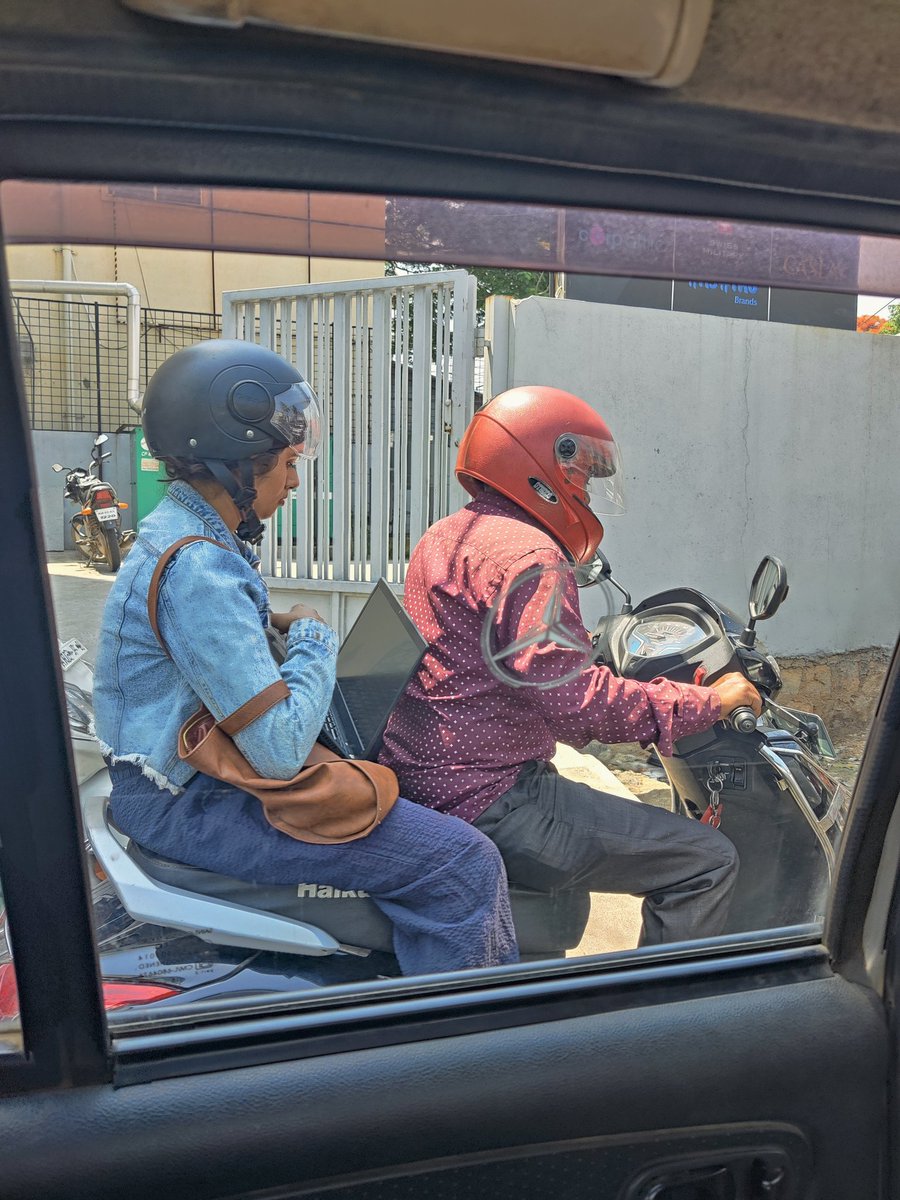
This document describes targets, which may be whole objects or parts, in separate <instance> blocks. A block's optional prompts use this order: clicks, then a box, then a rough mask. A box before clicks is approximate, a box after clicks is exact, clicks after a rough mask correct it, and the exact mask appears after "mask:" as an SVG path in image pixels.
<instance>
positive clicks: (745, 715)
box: [728, 705, 756, 733]
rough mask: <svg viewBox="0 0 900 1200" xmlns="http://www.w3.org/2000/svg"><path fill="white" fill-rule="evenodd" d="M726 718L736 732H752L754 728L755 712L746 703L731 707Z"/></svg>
mask: <svg viewBox="0 0 900 1200" xmlns="http://www.w3.org/2000/svg"><path fill="white" fill-rule="evenodd" d="M728 720H729V721H730V722H731V728H732V729H735V730H737V732H738V733H752V732H753V731H754V729H755V728H756V713H755V712H754V711H753V709H752V708H748V707H747V706H746V705H741V707H740V708H735V709H733V710H732V712H731V713H730V714H729V717H728Z"/></svg>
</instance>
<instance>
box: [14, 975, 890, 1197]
mask: <svg viewBox="0 0 900 1200" xmlns="http://www.w3.org/2000/svg"><path fill="white" fill-rule="evenodd" d="M791 957H792V955H791V954H790V952H785V958H784V960H783V961H782V962H781V963H780V964H779V967H778V969H777V970H772V969H770V970H769V971H766V970H765V969H762V970H760V971H759V972H757V977H756V979H755V981H754V985H753V986H752V987H750V988H744V987H742V988H740V989H739V990H737V991H735V990H734V989H733V988H732V987H731V986H730V985H727V986H726V987H725V989H724V990H722V991H720V992H719V993H718V994H715V993H713V994H707V995H704V996H696V997H693V998H689V999H683V998H680V997H682V996H684V995H685V994H686V993H689V991H690V982H688V985H687V987H686V986H685V984H684V983H683V982H681V983H673V982H671V981H668V982H666V981H664V980H662V979H661V980H660V982H659V987H658V988H657V989H654V992H655V997H656V998H655V1002H650V1001H648V1000H643V999H642V998H641V996H640V994H635V993H632V1002H631V1003H629V1004H627V1005H625V1006H622V1007H616V1008H608V1009H607V1010H606V1011H601V1012H595V1013H593V1014H590V1013H588V1014H586V1015H583V1016H573V1015H565V1016H563V1017H561V1019H556V1020H554V1019H546V1015H547V1014H551V1013H552V1011H553V1006H552V1004H551V1003H550V1002H549V1000H548V1005H547V1009H546V1012H545V1019H542V1020H533V1021H529V1019H528V1015H527V1013H522V1014H520V1020H521V1024H518V1025H516V1026H514V1027H510V1028H505V1029H490V1028H486V1029H484V1031H483V1032H480V1033H470V1034H463V1035H456V1036H454V1035H452V1034H450V1035H447V1036H437V1037H431V1038H428V1039H425V1040H421V1041H415V1042H409V1043H407V1044H401V1045H395V1046H383V1047H379V1048H373V1049H365V1050H354V1051H349V1052H346V1053H339V1052H338V1053H330V1054H323V1055H321V1056H318V1057H310V1058H306V1059H299V1060H292V1061H287V1062H281V1063H271V1064H269V1065H266V1066H255V1067H240V1068H236V1069H231V1070H213V1071H210V1072H209V1073H207V1074H191V1075H188V1076H186V1077H184V1078H178V1079H158V1080H157V1081H156V1082H152V1083H144V1084H134V1085H131V1086H126V1087H122V1088H119V1089H113V1088H110V1087H99V1088H86V1089H81V1090H79V1091H75V1092H69V1093H68V1094H55V1095H40V1096H34V1097H27V1098H26V1097H22V1098H18V1099H8V1100H6V1101H5V1102H4V1104H3V1105H2V1106H0V1139H2V1143H3V1144H4V1145H7V1146H15V1147H16V1148H17V1153H16V1155H15V1156H14V1157H13V1158H11V1159H9V1160H7V1162H6V1163H5V1164H4V1168H3V1195H4V1197H5V1198H7V1200H14V1198H18V1197H26V1196H33V1195H37V1194H40V1195H41V1196H42V1197H43V1198H44V1200H51V1198H55V1197H76V1196H91V1197H94V1198H95V1200H100V1198H102V1197H107V1196H109V1197H113V1196H117V1195H122V1194H124V1192H125V1191H127V1194H128V1195H129V1196H130V1197H132V1198H133V1200H138V1198H139V1197H142V1196H148V1197H149V1196H151V1195H153V1196H157V1195H160V1194H164V1195H167V1196H170V1197H173V1198H174V1197H178V1196H185V1197H187V1196H191V1197H195V1198H197V1200H200V1198H202V1197H223V1196H231V1195H242V1194H244V1193H249V1192H253V1191H255V1190H261V1189H264V1188H271V1187H276V1186H277V1187H289V1188H290V1187H295V1188H297V1194H304V1195H305V1194H317V1192H318V1191H320V1190H322V1188H323V1187H324V1186H325V1183H326V1181H327V1183H328V1185H329V1186H331V1185H335V1184H337V1183H341V1181H342V1180H344V1179H345V1177H348V1176H349V1177H350V1179H351V1180H353V1179H354V1177H355V1176H357V1175H359V1173H360V1172H362V1173H366V1172H369V1173H374V1174H373V1176H372V1178H371V1179H365V1178H362V1179H360V1180H359V1181H358V1182H353V1183H352V1187H353V1188H354V1189H355V1190H354V1191H350V1192H348V1195H353V1196H357V1195H358V1196H359V1197H361V1198H365V1200H369V1197H370V1196H372V1197H374V1196H377V1195H380V1194H381V1193H380V1192H379V1190H378V1187H379V1185H378V1183H377V1181H378V1179H380V1178H382V1177H386V1176H392V1177H393V1176H394V1175H395V1174H397V1175H406V1174H408V1173H409V1171H410V1169H415V1171H416V1173H417V1174H418V1175H419V1176H421V1174H422V1173H423V1172H425V1173H428V1172H431V1173H436V1174H437V1175H439V1176H441V1178H443V1179H444V1183H443V1184H441V1185H440V1186H442V1187H445V1188H446V1187H449V1186H450V1184H449V1183H448V1182H447V1180H448V1179H449V1176H448V1175H447V1174H446V1173H447V1172H448V1171H450V1172H452V1171H454V1170H455V1169H456V1167H455V1166H454V1165H453V1163H452V1162H448V1161H447V1160H452V1159H455V1158H457V1157H459V1156H462V1157H463V1159H465V1157H466V1156H473V1155H475V1156H479V1157H478V1158H477V1161H472V1162H468V1161H466V1162H465V1164H464V1168H463V1169H464V1172H468V1176H467V1178H470V1179H473V1180H476V1182H475V1183H473V1184H472V1186H473V1187H474V1188H475V1189H476V1190H475V1191H474V1193H473V1194H475V1195H488V1194H492V1193H493V1190H494V1188H493V1185H491V1187H490V1189H488V1188H487V1181H488V1179H490V1178H495V1176H496V1175H497V1173H498V1172H499V1173H500V1174H501V1175H503V1174H504V1168H503V1167H502V1166H497V1165H493V1166H491V1168H490V1170H487V1168H486V1167H485V1161H486V1160H485V1159H484V1157H483V1156H485V1155H487V1156H488V1158H489V1159H491V1161H492V1162H493V1163H494V1164H497V1163H507V1164H511V1163H512V1162H513V1161H514V1160H515V1158H516V1155H517V1154H519V1155H527V1156H528V1157H529V1158H530V1157H531V1156H532V1155H533V1154H537V1155H538V1156H539V1157H540V1156H543V1157H544V1158H547V1159H548V1160H550V1159H553V1160H557V1159H558V1160H559V1162H561V1163H562V1162H563V1161H564V1164H565V1165H564V1166H560V1167H559V1170H560V1171H563V1172H564V1173H565V1174H566V1176H567V1177H569V1176H571V1177H573V1178H574V1177H580V1176H581V1175H582V1174H584V1176H585V1178H590V1179H592V1180H593V1184H592V1186H593V1187H594V1189H595V1190H594V1192H592V1193H590V1194H592V1195H595V1196H597V1197H603V1198H605V1197H606V1196H609V1197H610V1198H612V1197H615V1196H618V1195H620V1189H621V1187H622V1186H624V1184H625V1182H627V1178H626V1177H627V1176H628V1172H629V1171H630V1170H631V1169H632V1167H635V1166H640V1167H641V1168H643V1167H645V1166H647V1165H648V1163H649V1162H652V1161H659V1162H662V1161H663V1160H668V1159H670V1158H673V1157H678V1156H684V1155H689V1154H694V1153H700V1152H701V1151H700V1150H698V1149H697V1146H698V1139H700V1142H701V1144H702V1153H703V1154H704V1155H706V1159H707V1160H710V1159H715V1158H716V1156H717V1155H718V1156H721V1155H722V1154H724V1153H725V1152H726V1151H729V1150H734V1149H735V1148H741V1149H742V1152H743V1149H744V1148H745V1147H747V1146H749V1147H750V1149H749V1150H747V1153H755V1152H756V1151H755V1150H754V1149H753V1148H754V1147H756V1148H757V1149H758V1148H759V1147H764V1146H775V1147H776V1148H777V1147H779V1146H780V1147H781V1148H782V1149H785V1148H786V1149H785V1152H786V1153H788V1154H789V1157H790V1161H791V1163H792V1168H791V1169H792V1171H793V1172H794V1174H795V1176H796V1179H797V1181H798V1186H800V1183H801V1182H802V1185H803V1186H802V1190H801V1191H800V1192H798V1194H800V1195H807V1194H809V1192H808V1191H807V1190H806V1189H807V1187H808V1185H809V1184H810V1181H811V1178H813V1177H814V1178H815V1179H816V1180H817V1181H818V1187H819V1189H820V1190H819V1193H818V1194H819V1195H821V1196H822V1197H835V1200H837V1198H838V1197H846V1196H848V1195H854V1194H855V1195H860V1196H869V1195H872V1196H874V1195H877V1194H878V1187H879V1178H880V1174H881V1171H882V1169H883V1163H882V1161H881V1154H880V1152H879V1149H878V1147H879V1146H880V1145H882V1144H883V1135H884V1130H885V1120H886V1117H885V1101H886V1068H887V1041H886V1029H885V1022H884V1018H883V1015H882V1012H881V1009H880V1006H879V1005H878V1004H877V1003H876V1001H875V999H874V997H873V996H872V995H871V993H868V992H867V991H866V990H865V989H863V988H859V987H857V986H855V985H852V984H848V983H846V982H845V981H844V980H842V979H840V978H838V977H834V976H831V975H830V974H829V973H828V971H827V965H826V963H825V959H824V956H818V958H817V959H813V960H812V961H811V960H810V956H809V955H807V954H804V955H797V958H796V962H794V963H793V965H792V964H791ZM786 972H787V973H788V974H789V975H793V976H795V977H796V981H794V982H788V983H785V982H783V981H782V980H783V979H784V978H785V973H786ZM696 974H697V976H698V977H700V976H705V979H706V983H707V989H708V981H709V968H708V966H705V967H700V966H698V967H697V968H696ZM610 986H611V985H610V984H609V983H607V988H609V987H610ZM598 990H599V991H600V992H601V993H602V992H603V991H604V990H605V989H604V988H603V987H601V988H599V989H598ZM581 1003H582V1006H583V1007H584V1008H586V1009H589V1008H591V1007H596V1006H597V998H596V997H595V998H593V999H592V998H591V997H589V996H587V997H585V999H584V1000H583V1001H582V1002H581ZM601 1003H602V1000H601ZM569 1009H570V1005H568V1004H566V1005H565V1006H564V1007H563V1010H562V1011H563V1012H565V1013H567V1014H568V1012H569ZM484 1020H485V1022H486V1023H489V1018H488V1017H485V1018H484ZM158 1067H159V1070H160V1072H161V1073H164V1071H165V1064H164V1063H160V1064H159V1065H158ZM50 1130H52V1139H51V1141H50V1144H51V1145H52V1150H51V1152H50V1153H49V1154H48V1135H49V1131H50ZM779 1131H781V1132H779ZM782 1134H784V1136H783V1137H782ZM583 1139H588V1140H589V1141H590V1146H587V1147H585V1146H582V1145H580V1144H576V1143H580V1142H581V1141H582V1140H583ZM798 1147H805V1149H804V1150H803V1151H802V1153H801V1150H800V1149H798ZM760 1153H762V1151H760ZM498 1155H499V1157H497V1156H498ZM560 1156H562V1157H561V1158H560ZM429 1164H431V1165H429ZM519 1169H520V1168H519V1167H516V1168H515V1170H513V1168H512V1166H510V1168H509V1170H510V1172H511V1174H512V1175H515V1176H516V1178H518V1172H519ZM555 1169H556V1168H555V1167H553V1166H552V1164H549V1165H548V1164H546V1163H542V1164H541V1165H540V1171H541V1172H544V1171H545V1170H547V1171H551V1172H552V1171H553V1170H555ZM535 1170H537V1168H535ZM538 1177H540V1178H545V1175H544V1174H541V1175H540V1176H538V1175H535V1178H538ZM598 1179H599V1180H601V1181H604V1182H602V1183H601V1184H598V1182H597V1181H598ZM312 1180H314V1181H318V1182H317V1183H316V1184H315V1186H313V1187H312V1191H311V1192H309V1193H307V1191H303V1190H302V1189H303V1188H304V1186H306V1187H309V1181H312ZM606 1181H609V1182H608V1183H607V1182H606ZM341 1186H347V1187H350V1186H351V1183H350V1182H348V1183H347V1184H346V1185H344V1184H343V1183H341ZM404 1186H406V1185H404ZM410 1186H411V1185H410ZM434 1186H438V1185H437V1184H435V1185H434ZM454 1186H455V1185H454ZM466 1186H469V1185H468V1184H467V1185H466ZM529 1186H531V1185H529ZM579 1186H586V1185H579ZM598 1187H600V1188H601V1189H602V1190H597V1189H598ZM431 1188H432V1183H431V1182H430V1181H429V1184H428V1188H427V1190H425V1189H424V1188H423V1190H422V1191H421V1192H420V1193H419V1194H422V1195H424V1194H429V1195H430V1194H432V1192H431ZM485 1189H487V1190H485ZM854 1189H855V1190H854ZM438 1194H440V1193H438ZM445 1194H461V1195H465V1194H466V1192H465V1190H464V1189H463V1190H462V1191H460V1192H457V1193H453V1192H447V1193H445ZM517 1194H518V1193H517ZM521 1194H522V1195H528V1196H530V1195H534V1196H538V1195H540V1194H546V1192H543V1193H542V1192H541V1191H540V1189H537V1190H532V1191H528V1192H522V1193H521ZM574 1194H578V1193H577V1192H575V1193H574Z"/></svg>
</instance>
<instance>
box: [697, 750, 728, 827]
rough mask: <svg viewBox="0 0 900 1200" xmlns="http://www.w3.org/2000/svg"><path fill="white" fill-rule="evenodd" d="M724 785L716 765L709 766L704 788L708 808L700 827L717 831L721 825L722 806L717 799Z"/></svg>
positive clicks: (721, 774)
mask: <svg viewBox="0 0 900 1200" xmlns="http://www.w3.org/2000/svg"><path fill="white" fill-rule="evenodd" d="M724 785H725V776H724V775H723V773H722V770H721V768H720V767H719V764H718V763H710V764H709V777H708V778H707V780H706V788H707V791H708V792H709V806H708V807H707V809H706V812H705V813H704V814H703V816H702V817H701V818H700V824H701V825H709V826H710V828H711V829H718V828H719V825H720V824H721V823H722V810H723V808H724V805H723V804H722V801H721V800H720V799H719V793H720V792H721V790H722V788H723V787H724Z"/></svg>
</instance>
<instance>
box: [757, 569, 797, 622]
mask: <svg viewBox="0 0 900 1200" xmlns="http://www.w3.org/2000/svg"><path fill="white" fill-rule="evenodd" d="M787 594H788V579H787V570H786V568H785V565H784V563H783V562H782V561H781V560H780V559H778V558H775V557H774V555H772V554H767V555H766V557H765V558H764V559H763V560H762V562H761V563H760V564H759V566H758V567H757V568H756V574H755V575H754V576H753V582H752V583H751V584H750V624H751V626H752V625H754V624H755V623H756V622H757V621H765V620H768V618H769V617H772V616H774V615H775V613H776V612H777V611H778V609H779V608H780V607H781V602H782V601H783V600H784V598H785V596H786V595H787Z"/></svg>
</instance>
